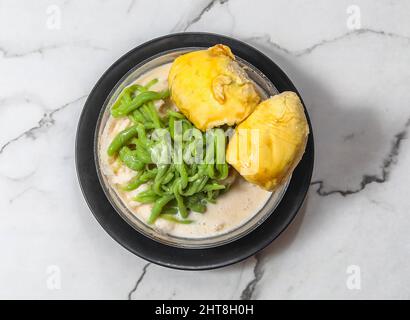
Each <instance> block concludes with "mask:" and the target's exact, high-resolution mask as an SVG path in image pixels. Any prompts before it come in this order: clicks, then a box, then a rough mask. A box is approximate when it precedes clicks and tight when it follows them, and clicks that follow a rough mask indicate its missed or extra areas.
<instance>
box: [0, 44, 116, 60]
mask: <svg viewBox="0 0 410 320" xmlns="http://www.w3.org/2000/svg"><path fill="white" fill-rule="evenodd" d="M65 47H67V48H83V49H91V50H95V51H108V49H107V48H103V47H99V46H94V45H88V44H76V43H74V44H69V43H64V44H55V45H48V46H42V47H38V48H36V49H31V50H27V51H22V52H13V51H12V50H8V49H6V48H4V47H0V53H1V54H2V57H3V58H9V59H10V58H22V57H26V56H29V55H33V54H39V55H40V56H44V54H45V53H46V52H48V51H52V50H57V49H61V48H65Z"/></svg>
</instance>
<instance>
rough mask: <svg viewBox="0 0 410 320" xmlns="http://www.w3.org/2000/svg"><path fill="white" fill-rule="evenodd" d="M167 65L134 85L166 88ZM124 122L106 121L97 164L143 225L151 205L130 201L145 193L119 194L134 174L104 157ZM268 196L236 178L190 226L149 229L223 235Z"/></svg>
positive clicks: (192, 216) (159, 222)
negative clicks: (155, 81) (226, 190)
mask: <svg viewBox="0 0 410 320" xmlns="http://www.w3.org/2000/svg"><path fill="white" fill-rule="evenodd" d="M170 67H171V63H169V64H166V65H163V66H160V67H158V68H155V69H153V70H151V71H149V72H147V73H146V74H144V75H142V76H141V77H140V78H138V79H137V80H136V81H135V83H138V84H141V85H145V84H147V83H148V82H149V81H150V80H152V79H154V78H157V79H158V80H159V81H158V83H156V84H155V85H154V86H153V87H152V90H154V91H160V90H164V89H166V88H167V87H168V81H167V78H168V73H169V69H170ZM163 103H164V102H163V101H157V102H156V107H157V108H158V109H159V110H161V108H160V107H161V105H162V104H163ZM129 124H130V120H129V119H127V118H119V119H115V118H113V117H112V116H110V117H109V119H108V120H107V123H106V125H105V128H104V130H103V133H102V136H101V138H100V141H99V160H100V166H101V169H102V172H103V174H104V175H105V176H106V178H107V180H108V183H109V184H110V186H111V187H112V188H113V189H114V190H115V192H116V193H117V195H118V196H119V198H120V199H121V201H122V202H123V203H124V204H125V206H126V207H127V208H128V209H129V210H130V211H131V212H132V213H133V214H134V215H135V216H136V217H137V218H138V219H140V220H141V221H143V222H144V223H145V221H147V219H148V217H149V215H150V212H151V208H152V205H151V204H141V203H139V202H136V201H134V200H133V197H135V196H136V195H137V194H138V193H139V192H141V191H142V190H144V189H145V186H144V185H142V186H141V187H139V188H138V189H136V190H133V191H131V192H123V191H122V190H120V189H119V186H120V185H122V184H124V183H126V182H128V181H129V180H130V179H131V178H132V177H134V176H135V172H134V171H132V170H131V169H129V168H127V167H126V166H123V165H121V164H120V163H119V162H118V161H115V160H113V159H112V158H110V157H108V155H107V148H108V146H109V144H110V143H111V141H112V140H113V139H114V137H115V136H116V135H117V134H118V133H119V132H120V131H122V130H124V129H125V128H126V127H127V126H129ZM271 195H272V193H271V192H268V191H265V190H263V189H261V188H259V187H257V186H255V185H253V184H251V183H249V182H247V181H245V180H244V179H243V178H241V177H239V176H238V177H237V179H236V181H235V182H234V184H233V185H232V186H231V188H230V190H229V191H228V192H226V193H225V194H223V195H221V196H220V197H218V198H217V200H216V201H217V202H216V203H215V204H212V203H209V204H208V205H207V210H206V211H205V213H196V212H191V213H190V215H189V219H190V220H193V221H194V222H193V223H191V224H178V223H173V222H169V221H167V220H164V219H157V220H156V222H155V224H154V225H153V226H152V227H154V228H155V229H157V230H158V231H160V232H162V233H167V234H169V235H173V236H178V237H184V238H205V237H211V236H215V235H218V234H223V233H226V232H228V231H231V230H233V229H236V228H237V227H239V226H240V225H242V224H243V223H245V222H246V221H248V220H249V219H250V218H252V217H253V216H254V215H255V214H256V213H257V212H258V211H259V210H260V209H261V208H262V207H263V206H264V204H265V203H266V202H267V201H268V199H269V198H270V196H271Z"/></svg>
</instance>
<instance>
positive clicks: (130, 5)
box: [127, 0, 137, 13]
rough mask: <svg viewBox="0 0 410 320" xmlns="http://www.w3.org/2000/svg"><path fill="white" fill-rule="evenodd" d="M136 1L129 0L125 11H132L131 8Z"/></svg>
mask: <svg viewBox="0 0 410 320" xmlns="http://www.w3.org/2000/svg"><path fill="white" fill-rule="evenodd" d="M136 2H137V0H131V1H130V4H129V5H128V8H127V13H130V12H131V11H132V9H133V8H134V6H135V3H136Z"/></svg>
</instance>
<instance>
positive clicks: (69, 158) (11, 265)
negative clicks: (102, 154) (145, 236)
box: [0, 0, 410, 299]
mask: <svg viewBox="0 0 410 320" xmlns="http://www.w3.org/2000/svg"><path fill="white" fill-rule="evenodd" d="M354 5H355V6H353V7H352V1H344V0H337V1H325V0H315V1H313V0H310V1H309V0H303V1H302V0H275V1H268V0H266V1H261V0H259V1H258V0H256V1H252V4H251V3H250V1H246V0H230V1H229V0H219V1H218V0H214V1H209V0H204V1H199V0H197V1H192V0H174V1H169V0H166V1H165V0H164V1H153V0H144V1H143V0H123V1H114V0H110V1H108V0H106V1H94V0H90V1H79V0H77V1H75V0H67V1H49V0H48V1H28V0H25V1H23V0H19V1H15V0H9V1H5V0H1V1H0V193H1V197H0V219H1V220H0V257H1V263H0V298H13V299H14V298H35V299H40V298H49V299H64V298H79V299H82V298H87V299H97V298H103V299H127V298H129V299H142V298H148V299H155V298H164V299H178V298H181V299H185V298H195V299H208V298H214V299H231V298H232V299H272V298H273V299H301V298H309V299H319V298H328V299H336V298H342V299H366V298H370V299H375V298H388V299H390V298H399V299H404V298H407V299H408V298H410V259H409V253H410V232H409V229H410V218H409V212H410V198H409V196H408V190H409V185H410V174H409V166H408V164H409V163H410V144H409V141H408V139H407V136H408V131H409V130H410V108H409V106H410V90H409V87H410V59H409V57H410V20H409V19H408V17H409V12H410V2H408V1H400V0H382V1H377V3H375V1H371V0H366V1H365V0H356V1H354ZM358 10H360V18H361V19H360V21H359V22H360V25H358V22H357V21H358V20H357V18H358V16H357V14H358ZM352 19H353V20H354V21H353V20H352ZM352 21H353V22H352ZM180 31H209V32H217V33H221V34H225V35H231V36H234V37H236V38H239V39H242V40H244V41H246V42H248V43H250V44H252V45H254V46H255V47H257V48H259V49H260V50H262V51H263V52H264V53H266V54H267V55H268V56H270V57H271V58H272V59H273V60H274V61H275V62H276V63H277V64H278V65H279V66H281V67H282V68H283V70H284V71H285V72H286V73H287V74H288V75H289V77H290V78H291V79H292V81H294V83H295V85H296V86H297V88H298V89H299V90H300V93H301V95H302V97H303V98H304V100H305V103H306V105H307V108H308V110H309V113H310V115H311V119H312V122H313V126H314V136H315V141H316V152H317V153H316V163H315V172H314V178H313V182H312V185H311V188H310V191H309V195H308V197H307V200H306V202H305V205H304V207H303V209H302V210H301V212H300V214H299V215H298V217H297V219H296V220H295V221H294V222H293V223H292V225H291V226H290V227H289V228H288V229H287V230H286V232H285V233H284V234H283V235H282V236H281V237H280V238H279V239H278V240H277V241H275V242H274V243H273V244H272V245H271V246H269V247H268V248H267V249H265V250H264V251H263V252H261V253H259V254H258V255H256V256H255V257H252V258H249V259H248V260H247V261H244V262H242V263H239V264H236V265H234V266H230V267H227V268H223V269H219V270H214V271H205V272H183V271H175V270H170V269H166V268H163V267H159V266H156V265H153V264H149V263H147V262H146V261H144V260H142V259H140V258H137V257H135V256H134V255H132V254H131V253H129V252H128V251H126V250H125V249H123V248H122V247H121V246H120V245H118V244H117V243H116V242H115V241H113V240H112V239H111V238H110V237H109V236H108V235H107V234H106V233H105V232H104V231H103V229H102V228H101V227H100V226H99V224H98V223H97V222H96V220H95V219H94V218H93V216H92V215H91V213H90V211H89V209H88V208H87V206H86V204H85V201H84V199H83V197H82V195H81V192H80V189H79V186H78V182H77V178H76V174H75V166H74V138H75V130H76V126H77V121H78V118H79V115H80V112H81V110H82V108H83V105H84V102H85V99H86V97H87V95H88V93H89V92H90V90H91V89H92V87H93V86H94V84H95V82H96V81H97V79H98V78H99V77H100V76H101V74H102V73H103V72H104V71H105V70H106V69H107V68H108V67H109V66H110V65H111V64H112V63H113V62H114V61H115V60H116V59H118V58H119V57H120V56H121V55H123V54H124V53H125V52H127V51H128V50H130V49H132V48H134V47H135V46H137V45H139V44H141V43H143V42H144V41H147V40H149V39H151V38H154V37H157V36H161V35H164V34H168V33H172V32H180ZM353 276H354V277H355V278H354V279H355V280H354V283H353V286H352V279H353V278H352V277H353ZM358 277H360V279H359V278H358ZM358 279H359V280H360V281H359V280H358Z"/></svg>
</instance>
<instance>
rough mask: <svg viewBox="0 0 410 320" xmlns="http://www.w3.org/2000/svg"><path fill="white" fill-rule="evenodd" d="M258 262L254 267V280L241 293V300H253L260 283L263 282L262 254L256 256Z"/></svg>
mask: <svg viewBox="0 0 410 320" xmlns="http://www.w3.org/2000/svg"><path fill="white" fill-rule="evenodd" d="M254 258H255V260H256V262H255V266H254V267H253V276H254V277H253V279H252V280H251V281H249V282H248V284H247V285H246V287H245V289H243V291H242V293H241V300H251V299H252V297H253V294H254V293H255V289H256V286H257V284H258V283H259V281H261V280H262V277H263V273H264V270H263V266H262V254H261V253H258V254H255V256H254Z"/></svg>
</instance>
